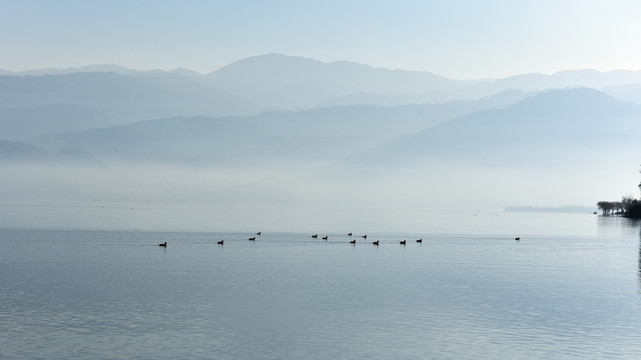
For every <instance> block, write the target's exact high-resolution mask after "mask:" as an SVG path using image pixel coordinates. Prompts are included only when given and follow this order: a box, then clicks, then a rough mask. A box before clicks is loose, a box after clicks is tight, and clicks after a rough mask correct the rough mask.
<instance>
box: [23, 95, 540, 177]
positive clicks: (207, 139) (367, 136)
mask: <svg viewBox="0 0 641 360" xmlns="http://www.w3.org/2000/svg"><path fill="white" fill-rule="evenodd" d="M528 96H530V95H529V94H525V93H520V92H510V93H506V94H497V95H496V96H494V97H488V98H484V99H481V100H478V101H470V102H450V103H443V104H431V105H430V104H424V105H420V104H415V105H403V106H396V107H380V106H374V105H351V106H344V107H328V108H319V109H313V110H306V111H280V112H266V113H262V114H259V115H254V116H246V117H218V118H214V117H202V116H196V117H171V118H166V119H158V120H151V121H144V122H137V123H132V124H127V125H121V126H115V127H105V128H100V129H91V130H85V131H74V132H66V133H60V134H50V135H46V136H40V137H37V138H35V139H31V140H29V141H28V142H29V143H32V144H34V145H37V146H40V147H43V148H46V149H49V150H50V151H57V150H59V149H61V148H74V149H80V150H82V151H83V152H86V153H90V154H93V155H94V156H96V157H98V158H100V159H103V160H111V161H125V162H129V161H131V162H145V161H153V162H168V163H184V164H210V165H211V164H219V165H226V166H227V165H234V164H236V165H248V164H259V163H263V164H274V163H279V162H284V161H294V162H304V161H310V162H331V161H334V160H337V159H339V158H341V157H342V156H344V155H345V154H347V153H353V152H358V151H362V150H364V149H367V148H370V147H373V146H377V145H379V144H380V143H382V142H385V141H389V140H391V139H393V138H395V137H396V136H400V135H404V134H411V133H415V132H417V131H419V130H422V129H424V128H427V127H431V126H434V125H436V124H438V123H441V122H443V121H447V120H450V119H453V118H456V117H458V116H461V115H464V114H468V113H470V112H474V111H477V110H479V109H487V108H495V107H497V106H499V107H503V106H507V105H509V104H511V103H513V102H514V101H518V100H520V99H523V98H526V97H528Z"/></svg>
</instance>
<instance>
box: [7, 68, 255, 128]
mask: <svg viewBox="0 0 641 360" xmlns="http://www.w3.org/2000/svg"><path fill="white" fill-rule="evenodd" d="M61 103H62V104H79V105H89V106H98V107H103V108H107V109H109V110H110V111H113V112H116V113H119V114H123V115H124V116H125V117H127V116H129V117H136V118H137V119H138V120H141V119H149V118H154V117H159V116H169V115H203V114H215V115H241V114H252V113H256V112H258V111H259V110H260V109H259V108H257V107H256V106H254V105H253V104H251V103H250V102H248V101H245V100H243V99H241V98H239V97H237V96H234V95H230V94H228V93H226V92H225V91H222V90H218V89H215V88H212V87H210V86H207V85H203V84H202V83H201V82H199V81H195V80H193V79H192V78H191V77H186V76H183V75H180V74H177V73H164V72H162V73H146V72H137V73H132V74H118V73H113V72H111V73H103V72H100V73H72V74H66V75H44V76H0V108H5V109H6V108H20V107H35V106H44V105H51V104H61Z"/></svg>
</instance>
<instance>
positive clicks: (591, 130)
mask: <svg viewBox="0 0 641 360" xmlns="http://www.w3.org/2000/svg"><path fill="white" fill-rule="evenodd" d="M637 134H641V104H635V103H629V102H625V101H621V100H618V99H615V98H613V97H611V96H609V95H607V94H605V93H603V92H599V91H596V90H592V89H587V88H577V89H571V90H552V91H548V92H544V93H541V94H538V95H536V96H533V97H529V98H526V99H524V100H522V101H520V102H518V103H516V104H513V105H511V106H508V107H506V108H504V109H493V110H483V111H479V112H476V113H473V114H469V115H466V116H463V117H460V118H457V119H454V120H450V121H448V122H445V123H442V124H440V125H438V126H435V127H432V128H429V129H425V130H423V131H421V132H418V133H416V134H413V135H410V136H405V137H402V138H399V139H396V140H394V141H392V142H389V143H387V144H384V145H381V146H379V147H377V148H375V149H372V150H370V151H367V152H364V153H362V154H359V155H357V156H354V157H351V158H348V159H346V160H345V164H348V165H350V166H354V165H357V164H360V165H363V166H365V165H369V166H375V167H385V166H392V165H396V166H410V165H416V164H459V165H462V166H465V165H474V166H488V167H490V168H491V167H517V168H523V167H531V166H544V167H550V166H560V167H563V166H566V165H567V164H571V163H573V162H581V163H589V162H590V161H594V160H595V159H596V158H597V157H598V158H601V157H602V156H612V159H616V158H617V157H623V156H630V155H631V156H637V155H638V154H639V153H641V143H639V141H638V140H637Z"/></svg>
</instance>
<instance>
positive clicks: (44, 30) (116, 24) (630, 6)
mask: <svg viewBox="0 0 641 360" xmlns="http://www.w3.org/2000/svg"><path fill="white" fill-rule="evenodd" d="M0 9H2V10H1V11H0V44H1V46H2V55H1V56H0V68H2V69H6V70H14V71H19V70H27V69H34V68H48V67H57V68H69V67H76V66H83V65H89V64H110V63H113V64H118V65H122V66H126V67H130V68H135V69H165V70H170V69H174V68H178V67H182V68H188V69H193V70H196V71H199V72H203V73H207V72H211V71H214V70H216V69H218V68H220V67H221V66H224V65H227V64H229V63H230V62H233V61H235V60H238V59H241V58H244V57H248V56H254V55H261V54H265V53H271V52H276V53H281V54H286V55H295V56H303V57H309V58H314V59H318V60H321V61H324V62H330V61H335V60H351V61H356V62H360V63H364V64H368V65H371V66H375V67H386V68H397V69H407V70H426V71H430V72H433V73H436V74H439V75H443V76H446V77H452V78H488V77H490V78H492V77H504V76H508V75H514V74H521V73H527V72H543V73H553V72H556V71H560V70H565V69H585V68H592V69H597V70H601V71H607V70H613V69H631V70H639V69H641V21H639V19H641V1H638V0H607V1H606V0H603V1H601V0H594V1H592V0H566V1H564V0H488V1H484V0H479V1H475V0H469V1H463V0H447V1H446V0H440V1H429V0H424V1H418V0H417V1H410V0H389V1H382V0H354V1H349V0H319V1H316V0H314V1H303V0H291V1H285V0H279V1H269V0H258V1H249V0H234V1H232V0H228V1H216V0H203V1H198V0H194V1H190V0H183V1H163V0H151V1H143V0H139V1H136V0H128V1H120V0H108V1H100V0H94V1H90V0H56V1H50V0H40V1H38V0H20V1H16V0H0Z"/></svg>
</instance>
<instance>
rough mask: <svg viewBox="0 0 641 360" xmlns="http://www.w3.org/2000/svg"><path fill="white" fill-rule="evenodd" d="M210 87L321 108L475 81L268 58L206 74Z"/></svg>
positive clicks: (273, 103) (283, 105) (271, 103)
mask: <svg viewBox="0 0 641 360" xmlns="http://www.w3.org/2000/svg"><path fill="white" fill-rule="evenodd" d="M207 78H208V81H209V84H211V85H212V86H215V87H217V88H220V89H225V90H226V91H229V92H230V93H232V94H235V95H237V96H242V97H244V98H247V99H250V100H251V101H253V102H254V103H257V104H261V105H262V106H265V107H271V108H275V109H300V108H309V107H314V106H317V105H318V104H321V103H325V102H327V101H329V100H330V99H333V98H336V97H341V96H347V95H351V94H357V93H371V94H397V93H401V94H425V93H427V92H429V91H433V90H444V89H457V88H461V87H463V86H465V85H468V84H470V82H465V81H458V80H451V79H446V78H443V77H441V76H438V75H435V74H432V73H429V72H419V71H404V70H390V69H381V68H372V67H370V66H367V65H362V64H357V63H354V62H349V61H336V62H332V63H323V62H320V61H317V60H313V59H308V58H302V57H294V56H286V55H280V54H267V55H261V56H255V57H249V58H245V59H242V60H238V61H236V62H234V63H232V64H230V65H227V66H225V67H223V68H221V69H218V70H216V71H214V72H212V73H209V74H207Z"/></svg>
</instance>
